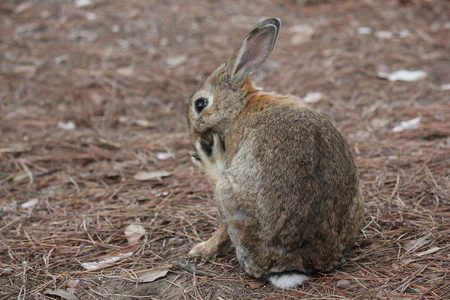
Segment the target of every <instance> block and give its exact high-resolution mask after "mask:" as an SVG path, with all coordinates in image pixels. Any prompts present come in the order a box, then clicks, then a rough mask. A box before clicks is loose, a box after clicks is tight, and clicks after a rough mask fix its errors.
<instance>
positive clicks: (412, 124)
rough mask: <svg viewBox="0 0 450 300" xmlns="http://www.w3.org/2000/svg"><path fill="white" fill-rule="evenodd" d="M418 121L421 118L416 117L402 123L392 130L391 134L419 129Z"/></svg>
mask: <svg viewBox="0 0 450 300" xmlns="http://www.w3.org/2000/svg"><path fill="white" fill-rule="evenodd" d="M420 120H421V118H420V117H417V118H414V119H412V120H408V121H402V122H401V123H400V124H399V125H397V126H395V127H394V128H392V132H399V131H403V130H406V129H415V128H417V127H419V124H420Z"/></svg>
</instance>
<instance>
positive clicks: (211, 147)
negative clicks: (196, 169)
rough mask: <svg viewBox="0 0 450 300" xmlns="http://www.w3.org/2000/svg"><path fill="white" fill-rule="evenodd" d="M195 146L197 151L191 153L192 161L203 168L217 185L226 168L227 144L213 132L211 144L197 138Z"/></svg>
mask: <svg viewBox="0 0 450 300" xmlns="http://www.w3.org/2000/svg"><path fill="white" fill-rule="evenodd" d="M195 148H196V150H197V152H196V153H193V154H191V157H192V161H193V162H194V164H196V165H198V166H200V167H201V168H202V169H203V171H204V172H205V173H206V176H207V177H208V178H209V180H210V181H211V183H212V184H213V185H215V183H216V182H217V181H218V180H219V178H220V176H221V175H222V173H223V172H224V170H225V168H226V164H227V157H226V154H225V145H224V144H223V142H222V140H221V139H220V137H219V135H218V134H213V141H212V143H211V144H206V143H202V142H201V141H200V140H197V141H196V142H195Z"/></svg>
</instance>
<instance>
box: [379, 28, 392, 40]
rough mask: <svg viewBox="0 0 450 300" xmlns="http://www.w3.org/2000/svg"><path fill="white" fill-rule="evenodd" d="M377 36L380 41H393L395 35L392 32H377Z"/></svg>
mask: <svg viewBox="0 0 450 300" xmlns="http://www.w3.org/2000/svg"><path fill="white" fill-rule="evenodd" d="M375 36H376V37H377V38H379V39H391V38H392V37H393V36H394V35H393V34H392V32H390V31H384V30H382V31H377V32H375Z"/></svg>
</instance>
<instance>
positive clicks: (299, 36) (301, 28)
mask: <svg viewBox="0 0 450 300" xmlns="http://www.w3.org/2000/svg"><path fill="white" fill-rule="evenodd" d="M290 31H291V32H293V35H292V37H291V40H290V41H291V43H292V44H293V45H300V44H302V43H305V42H307V41H309V40H310V39H311V37H312V36H313V35H314V33H315V30H314V28H312V27H311V26H310V25H307V24H300V25H295V26H293V27H291V28H290Z"/></svg>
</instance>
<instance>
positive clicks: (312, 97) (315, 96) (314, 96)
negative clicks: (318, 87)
mask: <svg viewBox="0 0 450 300" xmlns="http://www.w3.org/2000/svg"><path fill="white" fill-rule="evenodd" d="M324 96H325V95H324V94H322V93H321V92H314V93H308V94H307V95H306V96H305V97H304V98H303V101H305V102H306V103H317V102H319V101H321V100H323V98H324Z"/></svg>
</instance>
